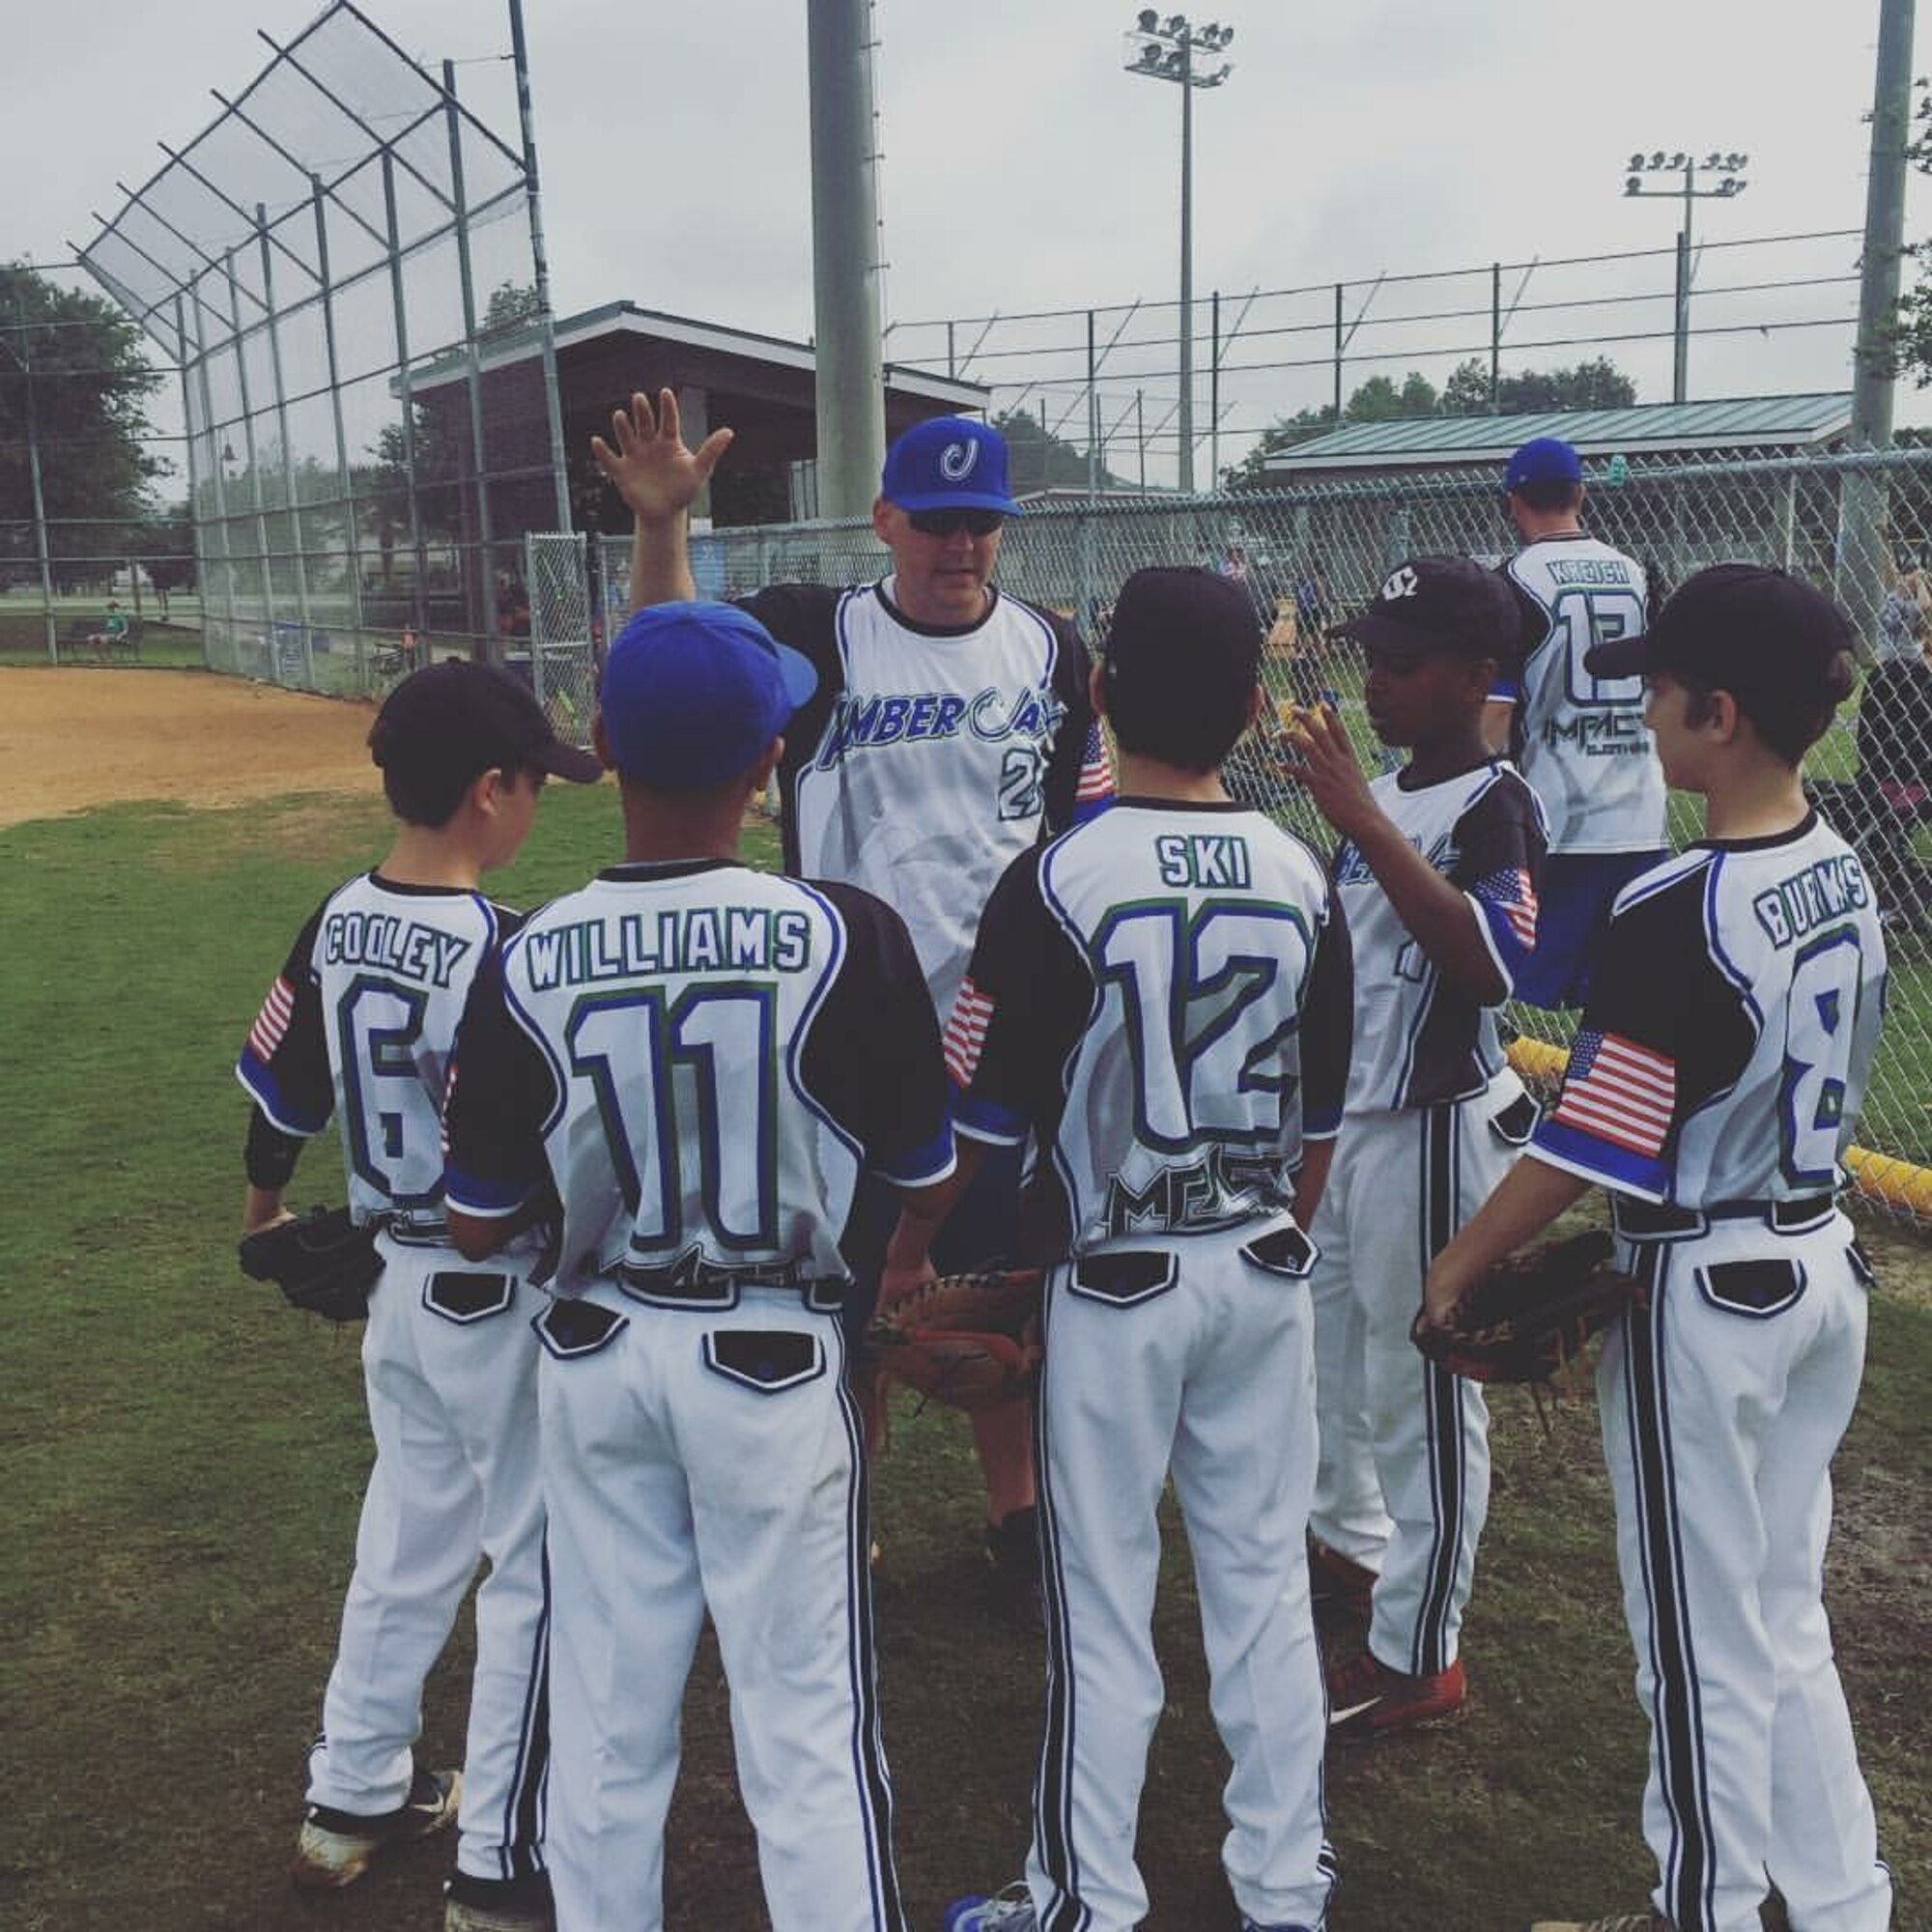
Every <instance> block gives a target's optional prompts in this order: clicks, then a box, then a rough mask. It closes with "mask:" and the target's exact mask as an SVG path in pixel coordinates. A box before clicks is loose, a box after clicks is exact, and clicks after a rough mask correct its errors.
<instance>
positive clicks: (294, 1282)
mask: <svg viewBox="0 0 1932 1932" xmlns="http://www.w3.org/2000/svg"><path fill="white" fill-rule="evenodd" d="M237 1252H238V1255H239V1258H240V1260H241V1272H242V1273H243V1274H245V1275H248V1276H249V1277H251V1278H252V1279H253V1280H255V1281H272V1282H273V1283H274V1284H275V1285H276V1286H277V1287H278V1288H279V1289H280V1290H281V1291H282V1293H284V1294H285V1295H287V1296H288V1298H289V1301H290V1304H291V1305H292V1306H294V1307H296V1308H306V1309H307V1310H308V1311H309V1312H310V1313H311V1314H312V1315H320V1316H321V1317H322V1319H323V1320H324V1321H361V1320H362V1318H363V1317H364V1316H365V1315H367V1314H368V1312H369V1291H370V1290H371V1289H372V1288H373V1287H375V1285H376V1277H377V1276H378V1275H379V1274H381V1273H382V1272H383V1260H382V1257H381V1256H380V1255H379V1254H377V1252H376V1229H375V1226H374V1224H373V1223H372V1224H370V1225H369V1226H366V1227H361V1228H358V1227H356V1226H355V1223H354V1222H353V1221H352V1220H351V1219H350V1218H349V1209H348V1208H310V1209H309V1211H308V1212H307V1213H306V1214H298V1215H297V1216H296V1217H295V1219H294V1220H291V1221H277V1222H276V1223H275V1224H274V1225H273V1226H272V1227H269V1228H258V1229H257V1230H256V1231H255V1232H254V1233H253V1234H252V1235H243V1236H242V1237H241V1248H240V1249H239V1250H238V1251H237Z"/></svg>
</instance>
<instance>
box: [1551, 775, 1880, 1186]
mask: <svg viewBox="0 0 1932 1932" xmlns="http://www.w3.org/2000/svg"><path fill="white" fill-rule="evenodd" d="M1885 989H1886V953H1885V940H1884V936H1883V934H1882V933H1881V931H1880V928H1879V923H1878V915H1877V911H1876V908H1875V907H1874V904H1873V901H1872V895H1871V889H1870V886H1869V884H1868V883H1867V881H1866V879H1865V875H1864V870H1863V867H1861V865H1860V864H1859V860H1858V857H1857V855H1856V854H1855V853H1854V852H1853V851H1852V850H1851V848H1850V847H1849V846H1848V845H1846V843H1845V842H1844V840H1843V839H1842V838H1839V837H1838V835H1837V834H1836V833H1835V832H1833V831H1832V829H1831V828H1830V827H1829V826H1828V825H1826V824H1825V823H1824V822H1823V821H1822V820H1821V819H1819V818H1818V816H1817V814H1816V813H1815V812H1814V813H1812V814H1810V815H1809V816H1808V817H1807V818H1806V819H1805V821H1804V824H1803V825H1801V826H1799V827H1798V828H1796V829H1795V830H1794V831H1792V832H1789V833H1785V834H1783V835H1781V836H1779V837H1776V838H1759V839H1739V840H1732V841H1723V842H1713V843H1710V844H1702V845H1697V846H1693V847H1691V848H1690V850H1688V851H1686V852H1684V853H1682V854H1681V855H1680V856H1679V857H1677V858H1675V859H1672V860H1670V861H1668V862H1666V863H1665V864H1663V865H1662V866H1659V867H1654V868H1653V869H1652V870H1651V871H1648V872H1646V873H1645V874H1644V875H1643V876H1642V877H1641V878H1639V879H1636V880H1634V881H1633V882H1632V884H1631V885H1630V886H1628V887H1627V888H1626V889H1625V890H1624V892H1623V893H1622V894H1621V895H1619V896H1618V899H1617V903H1616V907H1615V910H1614V912H1613V914H1612V917H1611V921H1610V930H1609V936H1608V938H1607V940H1606V941H1605V948H1604V952H1603V955H1602V957H1601V959H1600V960H1599V961H1598V964H1597V968H1596V972H1595V975H1594V977H1593V978H1592V980H1591V985H1590V997H1589V1003H1588V1006H1587V1007H1586V1009H1585V1010H1584V1013H1583V1017H1582V1021H1581V1024H1580V1026H1579V1028H1578V1030H1577V1038H1576V1042H1575V1044H1574V1046H1573V1047H1572V1050H1571V1055H1570V1064H1569V1066H1568V1068H1567V1069H1566V1071H1565V1074H1564V1082H1563V1092H1562V1094H1561V1096H1560V1098H1559V1099H1558V1101H1557V1104H1556V1107H1555V1110H1554V1111H1553V1112H1552V1113H1551V1114H1550V1115H1549V1117H1548V1119H1547V1120H1545V1121H1544V1122H1543V1123H1542V1125H1541V1126H1540V1127H1539V1128H1538V1129H1537V1133H1536V1138H1535V1142H1534V1149H1535V1151H1536V1152H1537V1154H1538V1155H1540V1156H1541V1157H1542V1158H1543V1159H1545V1160H1547V1161H1548V1162H1550V1163H1551V1164H1552V1165H1554V1166H1558V1167H1564V1168H1568V1169H1569V1170H1570V1171H1571V1172H1572V1173H1575V1174H1580V1175H1583V1176H1585V1177H1586V1178H1588V1179H1591V1180H1595V1181H1599V1182H1601V1183H1602V1184H1603V1185H1604V1186H1605V1187H1612V1188H1617V1189H1620V1190H1622V1191H1623V1192H1625V1193H1627V1194H1634V1195H1636V1196H1638V1197H1639V1198H1641V1199H1643V1200H1646V1201H1657V1202H1667V1203H1670V1204H1672V1205H1674V1206H1678V1207H1685V1208H1705V1207H1711V1206H1715V1205H1717V1204H1719V1203H1721V1202H1727V1201H1765V1200H1774V1201H1775V1200H1791V1199H1795V1198H1798V1197H1800V1196H1803V1195H1809V1194H1818V1193H1823V1192H1826V1191H1828V1190H1830V1189H1833V1188H1834V1187H1836V1186H1837V1185H1839V1184H1840V1182H1841V1181H1842V1180H1843V1179H1844V1171H1843V1167H1842V1157H1843V1154H1844V1151H1845V1149H1846V1148H1847V1147H1848V1146H1849V1145H1850V1143H1851V1138H1852V1129H1853V1126H1854V1124H1855V1122H1856V1121H1857V1118H1858V1112H1859V1107H1860V1105H1861V1101H1862V1100H1863V1097H1864V1093H1865V1085H1866V1081H1867V1080H1868V1078H1869V1077H1870V1073H1871V1064H1872V1055H1873V1052H1874V1050H1875V1049H1876V1047H1877V1044H1878V1034H1879V1022H1880V1020H1881V1018H1882V1016H1883V1013H1884V1008H1885Z"/></svg>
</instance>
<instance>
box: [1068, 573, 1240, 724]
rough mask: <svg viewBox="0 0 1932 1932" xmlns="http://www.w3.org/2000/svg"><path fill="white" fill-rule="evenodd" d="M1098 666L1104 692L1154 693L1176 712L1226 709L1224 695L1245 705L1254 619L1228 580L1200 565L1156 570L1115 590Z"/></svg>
mask: <svg viewBox="0 0 1932 1932" xmlns="http://www.w3.org/2000/svg"><path fill="white" fill-rule="evenodd" d="M1103 663H1104V666H1105V669H1104V672H1103V675H1104V676H1105V678H1106V681H1107V689H1108V690H1109V691H1110V692H1111V691H1114V690H1116V689H1118V688H1119V687H1120V686H1122V685H1131V686H1132V688H1133V691H1134V693H1135V695H1136V696H1137V697H1145V696H1149V695H1150V694H1151V693H1154V692H1158V693H1159V694H1160V697H1159V701H1160V702H1161V703H1162V704H1163V705H1164V706H1168V705H1171V706H1172V707H1174V708H1175V709H1176V710H1178V711H1189V710H1197V709H1200V708H1201V707H1202V706H1203V704H1204V702H1206V703H1208V704H1209V705H1212V706H1217V707H1218V706H1225V705H1226V704H1227V702H1228V700H1229V698H1230V697H1231V696H1237V697H1238V698H1239V700H1240V701H1241V702H1242V703H1245V702H1246V701H1247V696H1248V694H1249V693H1250V692H1251V691H1252V690H1253V689H1254V688H1255V684H1256V681H1257V680H1258V679H1259V678H1260V676H1261V664H1262V625H1261V619H1260V617H1259V616H1257V615H1256V612H1255V606H1254V600H1253V599H1252V598H1251V597H1250V596H1249V595H1248V593H1247V592H1246V590H1244V589H1243V588H1242V587H1241V586H1240V585H1239V584H1238V583H1236V582H1235V581H1234V580H1233V579H1232V578H1227V577H1223V576H1222V575H1221V574H1220V573H1219V572H1218V571H1213V570H1208V569H1206V568H1204V567H1203V566H1202V565H1200V564H1191V563H1184V564H1157V565H1154V566H1152V567H1151V568H1149V569H1147V570H1137V571H1135V572H1134V574H1133V575H1132V576H1131V577H1130V578H1128V579H1127V581H1126V582H1124V583H1123V584H1122V585H1121V594H1120V595H1119V596H1118V597H1117V598H1115V600H1114V615H1113V620H1112V622H1111V623H1110V624H1109V625H1108V627H1107V642H1106V649H1105V656H1104V659H1103Z"/></svg>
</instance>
